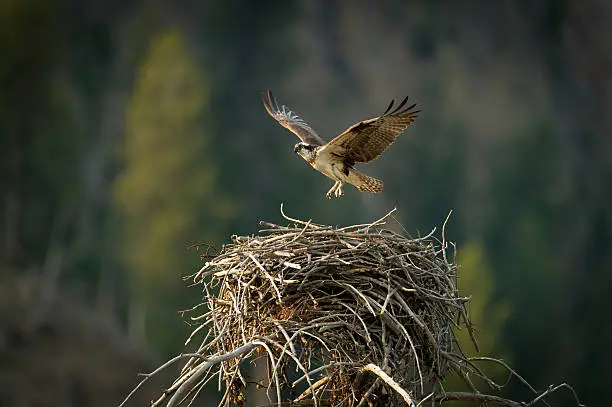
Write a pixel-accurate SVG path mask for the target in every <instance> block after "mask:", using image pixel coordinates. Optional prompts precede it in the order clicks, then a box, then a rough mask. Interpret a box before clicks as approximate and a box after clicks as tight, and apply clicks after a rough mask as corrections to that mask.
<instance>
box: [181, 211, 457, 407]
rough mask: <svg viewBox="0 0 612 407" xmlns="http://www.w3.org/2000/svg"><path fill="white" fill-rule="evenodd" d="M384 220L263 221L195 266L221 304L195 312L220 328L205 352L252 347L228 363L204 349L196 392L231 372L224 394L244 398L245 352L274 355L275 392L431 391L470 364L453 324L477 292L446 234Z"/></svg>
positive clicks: (271, 379) (383, 396) (343, 400)
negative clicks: (463, 278) (461, 290)
mask: <svg viewBox="0 0 612 407" xmlns="http://www.w3.org/2000/svg"><path fill="white" fill-rule="evenodd" d="M384 220H385V218H383V219H381V220H379V221H377V222H374V223H372V224H367V225H357V226H350V227H344V228H334V227H330V226H323V225H315V224H312V223H310V222H302V221H298V220H294V221H295V225H294V226H292V227H282V226H278V225H274V224H270V223H265V222H262V225H263V226H264V227H266V228H267V229H265V230H261V231H260V233H259V235H257V236H250V237H243V236H235V237H234V238H233V243H232V244H229V245H226V246H225V247H224V248H223V250H222V252H221V253H220V254H219V255H218V256H216V257H215V258H213V259H212V260H210V261H208V262H207V263H206V265H205V267H204V268H203V269H202V270H200V272H198V273H197V274H196V275H195V276H194V281H195V282H196V283H199V284H202V286H203V288H204V291H205V301H206V305H207V306H208V309H209V311H208V312H206V313H204V314H201V315H198V316H196V317H194V319H197V320H201V321H204V322H203V323H202V324H201V325H200V326H199V328H198V330H199V329H204V328H206V329H208V333H207V335H206V337H205V338H204V340H203V343H202V345H201V346H200V348H199V350H198V351H197V353H198V354H199V355H208V356H209V357H210V356H215V355H217V356H221V355H227V354H228V353H231V352H235V351H236V350H239V351H240V352H237V353H239V354H238V355H233V356H235V357H233V358H231V359H227V360H223V361H221V362H220V363H219V364H218V365H217V367H216V369H210V367H211V366H210V364H207V362H206V361H203V360H202V359H201V358H200V357H197V356H195V355H194V357H193V358H192V359H191V360H189V362H188V363H187V365H186V366H185V367H184V369H183V372H182V378H183V380H181V378H179V381H178V383H183V382H184V381H185V380H191V382H192V384H193V386H192V387H190V388H189V389H188V390H189V391H191V392H193V391H196V390H197V388H198V387H199V386H201V385H203V384H204V383H205V382H206V381H207V380H209V379H211V378H213V377H216V375H219V376H220V378H221V379H222V381H224V382H225V384H226V392H225V395H224V397H223V401H222V402H221V404H223V403H226V402H227V401H228V400H231V401H233V402H235V403H237V404H238V405H240V404H241V401H242V400H243V399H244V397H245V395H244V391H243V389H244V386H245V384H246V383H247V378H246V377H245V376H246V374H245V371H246V364H245V363H243V362H244V361H252V360H253V359H255V358H257V357H259V356H263V357H264V358H267V362H268V364H267V366H268V381H267V383H265V386H266V387H267V388H268V394H269V395H270V399H271V400H273V399H276V401H280V400H286V399H288V398H289V399H291V400H292V401H293V402H298V403H299V402H300V401H302V402H303V403H313V404H319V405H333V406H355V405H363V404H364V402H365V401H366V400H373V399H374V398H376V399H377V400H378V403H379V404H378V405H389V406H395V405H405V403H406V402H409V403H410V404H412V403H413V401H414V400H420V399H421V398H422V397H423V395H424V394H425V392H426V391H427V390H428V389H430V388H431V384H432V383H434V382H436V381H437V380H439V379H440V378H442V377H444V376H445V375H446V374H447V372H448V371H449V369H452V368H456V367H457V366H456V365H458V364H459V363H461V362H460V360H461V358H460V357H459V358H458V355H455V356H454V355H453V349H454V346H455V345H454V336H453V327H454V326H455V324H456V323H457V322H458V321H459V320H460V318H461V317H463V321H464V322H467V321H468V319H467V313H466V310H465V305H466V302H467V299H466V298H463V297H460V296H459V295H458V290H457V268H456V266H455V264H454V263H453V262H452V261H449V259H448V258H447V256H446V252H445V247H444V246H445V244H446V243H445V242H443V241H442V242H436V241H433V240H432V239H431V236H430V235H428V236H425V237H422V238H417V239H409V238H406V237H404V236H402V235H400V234H397V233H395V232H392V231H390V230H387V229H384V228H382V227H381V226H382V225H383V224H384ZM196 312H197V310H196ZM192 336H193V335H192ZM204 367H205V368H206V369H207V370H206V371H204V370H205V369H204ZM296 371H297V373H296ZM194 377H197V379H193V378H194ZM290 395H293V396H290ZM309 399H310V401H308V402H307V401H306V400H309Z"/></svg>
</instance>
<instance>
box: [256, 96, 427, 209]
mask: <svg viewBox="0 0 612 407" xmlns="http://www.w3.org/2000/svg"><path fill="white" fill-rule="evenodd" d="M262 100H263V104H264V106H265V108H266V110H267V111H268V113H269V114H270V116H272V117H273V118H274V119H275V120H276V121H277V122H279V123H280V124H281V126H283V127H285V128H287V129H288V130H290V131H291V132H293V133H294V134H295V135H296V136H298V137H299V138H300V140H301V141H300V142H299V143H297V144H296V145H295V148H294V151H295V153H297V154H299V155H300V156H301V157H302V158H303V159H304V160H306V161H307V162H308V163H309V164H310V165H312V166H313V167H314V169H316V170H317V171H319V172H321V173H322V174H323V175H325V176H327V177H328V178H331V179H332V180H333V181H335V184H334V185H333V186H332V187H331V189H330V190H329V191H328V192H327V197H328V198H331V197H332V196H335V197H336V198H339V197H341V196H342V195H343V192H342V186H343V185H344V184H345V183H346V182H348V183H349V184H352V185H353V186H354V187H355V188H357V190H359V191H361V192H371V193H377V192H380V191H382V189H383V182H382V181H380V180H378V179H376V178H372V177H368V176H367V175H365V174H362V173H360V172H359V171H357V170H356V169H355V164H356V163H367V162H369V161H372V160H374V159H375V158H377V157H378V156H379V155H380V154H381V153H382V152H383V151H385V150H386V149H387V147H389V146H390V145H391V143H393V142H394V141H395V138H396V137H397V136H399V135H400V134H401V133H402V132H403V131H404V130H405V129H406V127H408V126H409V125H410V124H411V123H412V122H414V120H415V119H416V118H417V113H419V110H413V109H414V107H415V106H416V104H413V105H411V106H408V107H404V106H405V105H406V102H407V101H408V98H407V97H406V98H405V99H404V100H403V101H402V102H401V103H400V104H399V106H398V107H397V108H395V109H394V110H391V109H392V108H393V104H394V101H393V100H392V101H391V104H389V107H388V108H387V110H385V112H384V113H383V114H382V115H381V116H380V117H375V118H373V119H369V120H364V121H362V122H359V123H357V124H354V125H352V126H351V127H349V128H348V129H346V130H345V131H344V132H343V133H342V134H340V135H339V136H336V138H334V139H333V140H331V141H330V142H328V143H325V142H324V141H323V140H322V139H321V137H319V136H318V135H317V133H316V132H315V131H314V130H313V129H312V128H311V127H310V126H309V125H308V124H307V123H306V122H305V121H304V120H302V119H301V118H300V117H299V116H298V115H297V114H295V113H294V112H292V111H291V110H289V108H287V106H285V105H280V107H279V105H278V102H277V101H276V99H275V98H274V96H272V92H270V91H269V90H268V91H267V92H265V93H263V94H262Z"/></svg>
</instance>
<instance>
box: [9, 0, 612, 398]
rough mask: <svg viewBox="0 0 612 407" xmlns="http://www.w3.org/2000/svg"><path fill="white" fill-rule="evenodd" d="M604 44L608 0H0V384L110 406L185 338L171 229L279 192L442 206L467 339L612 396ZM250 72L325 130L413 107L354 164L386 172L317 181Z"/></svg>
mask: <svg viewBox="0 0 612 407" xmlns="http://www.w3.org/2000/svg"><path fill="white" fill-rule="evenodd" d="M610 41H612V2H609V1H604V0H599V1H597V0H589V1H561V0H559V1H554V0H540V1H526V0H518V1H495V2H493V1H484V0H483V1H464V2H452V1H399V0H398V1H381V2H371V1H338V0H313V1H308V0H302V1H282V2H272V1H259V2H247V1H238V0H228V1H208V2H205V1H161V0H159V1H154V0H153V1H144V0H143V1H137V0H127V1H123V0H122V1H119V0H110V1H95V0H57V1H54V2H49V1H46V0H3V1H1V2H0V168H1V170H0V190H1V191H2V195H1V200H0V406H1V407H12V406H109V405H116V404H118V402H119V401H120V400H121V399H122V397H123V396H125V395H126V394H127V392H128V391H129V390H130V389H131V388H132V387H133V385H134V384H135V383H136V382H137V380H138V378H137V377H136V373H137V372H142V371H149V370H151V369H152V368H153V367H155V366H156V365H157V364H159V363H160V362H161V361H163V360H164V359H165V358H167V357H169V356H170V355H173V354H176V353H180V351H181V350H182V346H183V343H184V340H185V337H186V334H187V332H188V329H187V327H185V324H184V323H183V322H182V320H181V318H180V316H179V315H178V314H177V312H176V311H177V310H180V309H185V308H188V307H190V306H191V305H193V304H194V303H195V302H196V301H197V296H198V290H197V288H187V287H186V284H185V283H184V282H182V281H181V276H184V275H188V274H191V273H192V272H193V271H194V270H195V269H196V267H198V264H199V257H198V256H199V253H198V251H197V250H195V249H192V250H186V247H187V246H189V245H191V244H194V243H204V244H212V245H213V246H214V247H217V248H219V247H220V245H221V244H222V243H223V242H226V241H228V239H229V236H230V235H231V234H250V233H254V232H256V230H257V227H258V226H257V225H258V221H259V220H262V219H265V220H269V221H273V222H284V221H283V220H282V218H281V217H280V214H279V206H280V203H281V202H283V203H284V205H285V211H286V212H287V213H288V214H289V215H291V216H294V217H298V218H301V219H313V220H314V221H315V222H320V223H328V224H354V223H360V222H363V221H371V220H373V219H376V218H379V217H380V216H382V215H384V214H385V213H387V212H388V211H389V210H390V209H392V208H393V207H397V208H398V213H397V216H396V217H397V218H398V220H399V221H400V222H401V223H402V224H403V226H404V227H405V228H406V230H407V231H408V232H410V233H412V234H416V233H419V232H420V233H427V232H429V231H430V230H431V229H432V228H433V227H434V226H437V227H438V228H439V227H440V225H441V224H442V222H443V221H444V219H445V218H446V215H447V214H448V212H449V210H450V209H453V210H454V213H453V216H452V217H451V220H450V222H449V224H448V230H447V234H448V236H449V237H450V238H451V239H452V240H454V241H456V242H457V245H458V253H459V261H460V262H461V263H462V268H461V269H460V276H461V277H460V284H461V289H462V290H463V291H464V293H466V294H470V295H472V296H473V304H472V309H471V310H472V314H473V315H474V319H475V320H476V322H477V324H478V326H479V327H480V335H479V336H480V338H481V343H482V345H483V346H482V347H483V349H482V350H483V354H486V355H492V356H499V357H503V358H504V359H505V360H506V361H508V362H509V363H511V365H512V366H513V367H514V368H516V370H517V371H519V372H520V373H521V374H522V375H523V376H524V377H525V378H526V379H527V380H529V381H530V382H531V383H532V384H533V385H534V386H535V387H536V388H538V389H545V388H546V387H547V386H548V385H550V384H552V383H560V382H564V381H565V382H568V383H570V384H572V385H573V386H574V387H575V389H576V391H577V392H578V394H579V395H580V397H581V399H582V400H583V401H584V402H586V403H587V404H591V405H609V404H612V386H610V385H609V383H608V377H609V369H610V366H611V364H612V358H611V356H610V355H611V354H612V353H611V352H610V343H611V342H612V324H610V316H609V313H610V309H612V295H610V292H611V289H612V254H611V253H612V251H610V249H609V247H610V244H611V239H610V238H611V232H612V215H611V211H610V201H611V199H612V188H611V185H612V184H611V181H612V179H611V178H612V116H611V115H610V112H611V111H612V78H611V76H612V47H611V43H610ZM267 88H270V89H272V90H273V91H274V92H275V94H276V95H277V96H278V98H279V99H280V100H281V101H282V102H283V103H286V104H287V105H289V106H290V107H291V108H292V109H293V110H295V111H296V112H298V113H299V114H300V115H301V116H302V117H304V118H305V119H306V120H307V121H308V122H309V123H310V125H311V126H313V127H314V128H315V129H316V130H317V132H318V133H319V134H320V135H321V136H322V137H323V138H324V139H331V138H332V137H334V136H335V135H336V134H338V133H339V132H341V131H342V130H344V129H345V128H346V127H348V126H349V125H351V124H353V123H355V122H357V121H359V120H363V119H366V118H370V117H374V116H376V115H378V114H380V113H382V111H384V108H385V107H386V106H387V104H388V103H389V101H390V99H392V98H396V99H401V98H403V97H404V96H405V95H409V96H410V100H412V101H415V102H417V103H418V106H419V107H420V108H421V109H422V113H421V115H420V117H419V119H418V120H417V122H416V123H415V124H414V125H413V126H412V127H411V128H409V129H408V131H407V132H406V134H404V135H402V136H401V137H400V138H399V139H398V140H397V141H396V143H395V144H394V145H393V146H392V148H390V149H389V151H387V152H386V153H385V154H384V156H383V158H382V159H381V160H379V161H376V162H375V163H373V164H371V165H368V166H367V167H362V169H363V170H364V171H365V172H366V173H368V174H370V175H373V176H375V177H377V178H381V179H383V180H384V181H385V190H384V192H383V193H382V194H379V195H376V196H371V195H366V194H359V193H358V192H357V191H356V190H355V189H354V188H352V187H350V186H347V187H346V195H345V196H344V197H343V198H342V199H341V200H337V201H336V200H334V201H328V200H327V199H326V198H325V196H324V194H325V192H326V191H327V190H328V189H329V187H330V186H331V181H330V180H328V179H326V178H324V177H323V176H322V175H320V174H318V173H316V172H314V171H313V170H312V169H310V168H309V167H308V166H307V164H306V163H304V162H303V161H302V160H301V159H300V158H299V157H296V156H295V155H294V154H293V145H294V144H295V142H296V140H297V139H296V138H295V137H294V136H293V135H292V134H290V133H289V132H287V131H286V130H284V129H283V128H281V127H280V126H278V125H277V124H276V123H275V122H274V121H273V120H272V119H271V118H270V117H268V116H267V114H266V112H265V110H264V109H263V107H262V105H261V101H260V92H261V91H263V90H265V89H267ZM438 230H439V229H438ZM172 373H173V372H170V374H172ZM213 387H214V386H213ZM149 390H150V392H148V393H147V391H148V390H145V391H144V392H143V393H139V395H138V397H139V403H141V404H147V403H148V400H150V399H151V398H152V397H153V395H154V394H156V392H157V391H158V390H159V385H154V386H152V389H149ZM211 394H214V388H211ZM505 395H506V396H508V397H512V398H515V399H519V400H521V399H527V398H528V397H529V394H528V393H527V392H526V391H525V389H524V388H523V387H521V386H519V385H517V384H515V383H514V382H512V383H511V384H510V385H509V387H508V388H507V391H506V393H505ZM200 402H201V404H200V405H203V406H206V405H210V402H209V401H207V400H206V397H203V398H202V399H201V401H200ZM556 405H573V402H572V398H571V397H561V398H560V399H559V401H558V403H557V404H556Z"/></svg>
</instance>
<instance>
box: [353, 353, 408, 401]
mask: <svg viewBox="0 0 612 407" xmlns="http://www.w3.org/2000/svg"><path fill="white" fill-rule="evenodd" d="M363 370H364V371H369V372H372V373H374V374H375V375H377V376H378V377H380V378H381V379H382V380H383V381H384V382H385V383H387V384H388V385H389V387H391V388H392V389H393V390H395V391H396V392H397V394H399V395H400V396H402V398H403V399H404V401H405V402H406V403H407V404H408V405H409V406H410V407H416V404H414V401H413V400H412V397H410V394H408V392H407V391H406V390H404V389H402V388H401V387H400V385H399V384H397V383H396V382H395V380H393V379H392V378H391V376H389V375H388V374H386V373H385V372H383V371H382V369H381V368H379V367H378V366H376V365H375V364H373V363H368V364H367V365H365V366H364V367H363Z"/></svg>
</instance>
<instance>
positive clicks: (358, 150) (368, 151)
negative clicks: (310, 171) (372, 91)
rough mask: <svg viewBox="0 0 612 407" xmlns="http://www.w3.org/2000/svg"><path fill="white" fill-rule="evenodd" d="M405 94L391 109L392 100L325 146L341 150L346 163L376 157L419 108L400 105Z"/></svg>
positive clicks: (405, 126)
mask: <svg viewBox="0 0 612 407" xmlns="http://www.w3.org/2000/svg"><path fill="white" fill-rule="evenodd" d="M407 102H408V98H407V97H406V98H405V99H404V100H403V101H402V102H401V103H400V104H399V105H398V106H397V107H396V108H395V109H393V110H391V109H392V108H393V104H394V101H393V100H392V101H391V103H390V104H389V107H388V108H387V110H385V113H383V114H382V116H380V117H376V118H373V119H369V120H364V121H362V122H359V123H357V124H354V125H352V126H351V127H349V128H348V129H346V130H345V131H344V132H343V133H342V134H340V135H339V136H337V137H336V138H334V139H333V140H332V141H330V142H329V143H328V144H327V146H326V147H325V148H328V146H329V149H330V150H333V151H342V152H343V155H344V157H345V160H346V161H347V162H348V163H349V164H352V163H365V162H368V161H372V160H373V159H375V158H377V157H378V156H380V154H382V152H383V151H385V150H386V149H387V148H388V147H389V146H390V145H391V144H392V143H393V142H394V141H395V139H396V138H397V136H399V135H400V134H401V133H402V132H403V131H404V130H406V128H407V127H408V126H409V125H410V124H412V123H413V122H414V121H415V120H416V118H417V116H418V113H419V112H420V110H413V109H414V108H415V106H416V104H413V105H411V106H408V107H404V106H405V105H406V103H407Z"/></svg>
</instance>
